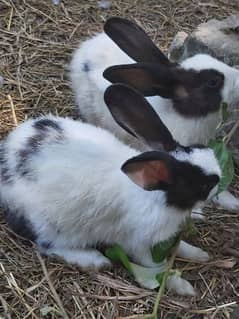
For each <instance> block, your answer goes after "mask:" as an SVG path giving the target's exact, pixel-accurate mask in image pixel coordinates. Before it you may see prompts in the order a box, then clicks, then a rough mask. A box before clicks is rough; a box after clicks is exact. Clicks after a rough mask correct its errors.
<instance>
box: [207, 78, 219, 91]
mask: <svg viewBox="0 0 239 319" xmlns="http://www.w3.org/2000/svg"><path fill="white" fill-rule="evenodd" d="M221 83H222V79H221V78H219V77H216V78H214V79H210V80H208V81H207V87H209V88H213V89H214V88H218V87H220V86H221Z"/></svg>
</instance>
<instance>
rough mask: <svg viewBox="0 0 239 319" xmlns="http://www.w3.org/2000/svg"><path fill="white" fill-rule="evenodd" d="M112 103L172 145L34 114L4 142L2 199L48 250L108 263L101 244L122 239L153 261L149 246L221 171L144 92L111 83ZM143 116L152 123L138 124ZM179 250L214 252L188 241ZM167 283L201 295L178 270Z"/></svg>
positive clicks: (137, 255) (92, 264) (138, 130)
mask: <svg viewBox="0 0 239 319" xmlns="http://www.w3.org/2000/svg"><path fill="white" fill-rule="evenodd" d="M105 101H106V103H107V105H108V107H109V109H110V112H111V113H112V115H113V116H114V118H115V119H116V120H117V122H118V123H119V124H120V125H121V126H122V127H124V128H125V129H126V130H127V131H129V132H131V133H132V134H134V135H135V136H137V138H139V139H141V140H142V142H143V143H145V144H147V145H148V147H149V148H152V146H155V145H156V144H157V145H159V144H160V145H161V146H162V147H163V148H164V149H165V150H167V152H169V153H167V152H163V151H149V152H144V153H140V152H139V151H137V150H135V149H133V148H131V147H129V146H127V145H125V144H123V143H122V142H121V141H119V140H118V139H117V138H116V137H115V136H114V135H113V134H111V133H110V132H108V131H106V130H104V129H102V128H98V127H94V126H92V125H91V124H86V123H82V122H80V121H73V120H71V119H66V118H60V117H54V116H44V117H40V118H37V119H30V120H27V121H26V122H25V123H23V124H21V125H19V126H18V127H17V128H16V129H15V130H14V131H13V132H11V133H10V134H9V135H8V137H6V138H5V140H3V141H2V142H1V144H0V199H1V205H2V206H3V207H4V211H5V215H6V219H7V221H8V223H9V225H10V227H11V228H12V229H13V230H14V231H15V232H17V233H18V234H20V235H22V236H25V237H27V238H29V239H31V240H32V241H34V242H35V243H36V244H37V245H38V247H39V249H40V251H41V252H43V253H45V254H47V255H57V256H60V257H62V258H64V259H65V261H67V262H69V263H74V264H77V265H79V266H80V267H82V268H101V267H104V266H109V265H110V261H109V260H108V259H107V258H106V257H105V256H104V255H102V254H101V253H100V252H99V251H98V250H97V249H96V248H97V245H99V244H104V245H113V244H115V243H118V244H120V245H121V246H122V247H123V248H124V249H125V251H126V252H127V254H129V256H130V257H131V258H132V259H133V260H134V261H136V262H138V263H141V264H143V265H145V266H152V265H155V264H154V263H153V261H152V257H151V253H150V248H151V247H152V246H153V245H154V244H156V243H157V242H160V241H164V240H167V239H168V238H170V237H171V236H173V235H175V233H176V232H177V231H178V230H179V227H180V225H181V224H182V223H183V222H184V221H185V218H186V217H187V216H189V215H190V211H191V209H192V208H193V207H194V206H195V205H196V206H198V205H201V204H203V203H204V201H205V200H207V199H208V198H209V197H211V196H212V195H213V194H214V193H215V192H216V191H217V185H218V181H219V179H220V176H221V171H220V168H219V165H218V162H217V159H216V158H215V156H214V153H213V151H212V150H211V149H208V148H205V147H200V146H195V147H184V146H182V145H180V144H179V143H177V142H176V141H175V140H174V139H173V137H172V135H171V134H170V132H169V130H168V129H167V128H166V126H165V125H164V124H163V122H162V121H161V120H160V118H159V117H158V115H157V113H155V111H154V110H153V109H152V108H151V106H150V105H149V104H148V102H147V101H146V100H145V99H144V97H143V96H142V95H141V94H140V93H138V92H137V91H134V90H133V89H131V88H129V87H127V86H124V85H113V86H111V87H110V88H108V89H107V91H106V93H105ZM135 106H137V107H138V108H139V109H140V112H137V114H136V116H135V109H136V107H135ZM138 114H141V115H142V116H143V115H144V117H145V120H146V121H145V123H144V124H145V125H138V123H139V122H138V119H137V115H138ZM147 119H148V120H149V121H147ZM147 123H150V125H147ZM178 254H179V255H180V256H182V257H185V258H188V259H192V260H197V261H206V260H208V258H209V257H208V254H207V253H206V252H204V251H202V250H201V249H199V248H197V247H194V246H191V245H189V244H187V243H185V242H181V244H180V245H179V249H178ZM168 287H169V288H172V289H174V290H175V291H176V292H178V293H180V294H188V295H194V294H195V290H194V288H193V287H192V286H191V284H189V282H187V281H186V280H184V279H182V278H180V277H176V276H173V277H171V278H170V279H169V280H168Z"/></svg>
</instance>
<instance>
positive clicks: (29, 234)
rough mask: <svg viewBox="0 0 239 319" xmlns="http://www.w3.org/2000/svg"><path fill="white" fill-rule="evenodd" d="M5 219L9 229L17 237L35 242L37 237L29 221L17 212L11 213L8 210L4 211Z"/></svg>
mask: <svg viewBox="0 0 239 319" xmlns="http://www.w3.org/2000/svg"><path fill="white" fill-rule="evenodd" d="M4 213H5V218H6V221H7V223H8V225H9V227H10V228H11V229H12V230H13V231H14V232H15V233H16V234H18V235H20V236H22V237H24V238H26V239H29V240H31V241H33V242H34V241H35V240H36V238H37V236H36V234H35V232H34V230H33V226H32V225H31V223H30V221H29V220H28V219H27V218H26V217H24V216H23V215H21V212H20V211H19V210H16V211H12V210H10V209H8V208H6V209H4Z"/></svg>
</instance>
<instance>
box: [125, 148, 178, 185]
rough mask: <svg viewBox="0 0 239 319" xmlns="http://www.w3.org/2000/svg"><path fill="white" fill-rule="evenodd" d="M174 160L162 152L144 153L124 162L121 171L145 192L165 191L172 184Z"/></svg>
mask: <svg viewBox="0 0 239 319" xmlns="http://www.w3.org/2000/svg"><path fill="white" fill-rule="evenodd" d="M174 162H175V159H174V158H173V157H172V156H170V155H169V154H165V153H162V152H156V151H154V152H145V153H142V154H140V155H138V156H136V157H133V158H131V159H129V160H128V161H126V162H125V163H124V164H123V165H122V167H121V170H122V171H123V172H124V173H125V174H126V175H127V176H128V177H129V178H130V179H131V180H132V181H133V182H134V183H135V184H137V185H138V186H140V187H142V188H143V189H145V190H149V191H150V190H157V189H158V190H167V188H168V186H169V185H170V184H173V183H174V181H173V180H174V178H173V165H174Z"/></svg>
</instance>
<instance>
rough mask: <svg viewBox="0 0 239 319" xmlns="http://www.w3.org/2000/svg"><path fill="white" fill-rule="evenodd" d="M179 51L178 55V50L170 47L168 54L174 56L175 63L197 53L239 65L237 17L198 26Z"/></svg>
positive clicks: (238, 26)
mask: <svg viewBox="0 0 239 319" xmlns="http://www.w3.org/2000/svg"><path fill="white" fill-rule="evenodd" d="M177 37H178V35H176V39H177ZM176 41H177V40H176ZM175 51H176V52H175ZM180 51H181V54H180V55H178V48H177V47H176V48H174V47H172V48H170V53H169V54H170V56H172V57H174V56H176V57H177V61H182V60H184V59H185V58H188V57H190V56H193V55H195V54H197V53H199V52H200V53H209V54H210V55H212V56H214V57H216V58H218V59H219V60H222V61H224V62H225V63H227V64H229V65H235V64H239V53H238V52H239V15H233V16H230V17H228V18H226V19H224V20H221V21H219V20H216V19H213V20H209V21H208V22H206V23H202V24H200V25H199V26H198V27H197V28H196V30H195V31H194V32H192V34H190V35H188V37H187V38H186V39H184V41H183V48H181V49H180Z"/></svg>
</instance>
